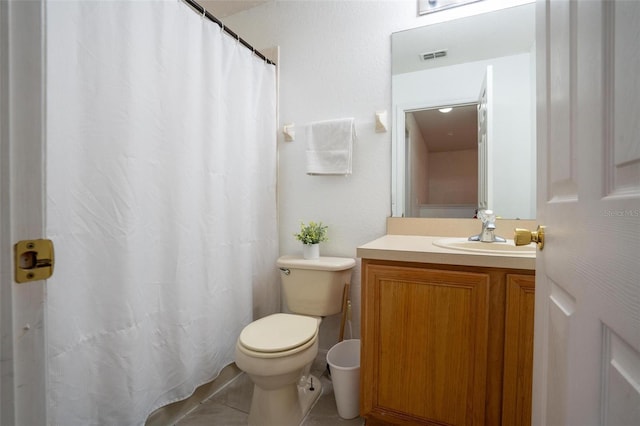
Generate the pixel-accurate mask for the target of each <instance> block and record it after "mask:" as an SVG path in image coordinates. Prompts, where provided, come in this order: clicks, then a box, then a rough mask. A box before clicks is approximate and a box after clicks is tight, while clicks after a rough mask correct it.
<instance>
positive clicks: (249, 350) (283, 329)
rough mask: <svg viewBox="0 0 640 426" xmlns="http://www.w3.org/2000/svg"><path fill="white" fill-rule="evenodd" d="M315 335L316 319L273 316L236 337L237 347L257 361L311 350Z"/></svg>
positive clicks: (254, 323) (281, 315)
mask: <svg viewBox="0 0 640 426" xmlns="http://www.w3.org/2000/svg"><path fill="white" fill-rule="evenodd" d="M317 336H318V319H317V318H314V317H307V316H303V315H295V314H273V315H269V316H266V317H264V318H261V319H259V320H256V321H254V322H252V323H251V324H249V325H247V326H246V327H245V328H244V329H243V330H242V332H241V333H240V337H239V338H238V348H239V349H240V350H241V351H242V352H244V353H245V354H247V355H249V356H253V357H256V358H276V357H284V356H287V355H291V354H294V353H297V352H300V351H303V350H305V349H306V348H308V347H310V346H311V345H313V343H314V342H315V341H316V339H317Z"/></svg>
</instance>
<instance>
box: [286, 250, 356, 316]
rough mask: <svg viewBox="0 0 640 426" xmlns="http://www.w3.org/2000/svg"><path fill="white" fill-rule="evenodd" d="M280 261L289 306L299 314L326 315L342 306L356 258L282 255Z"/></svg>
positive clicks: (331, 313) (336, 311)
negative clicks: (313, 257)
mask: <svg viewBox="0 0 640 426" xmlns="http://www.w3.org/2000/svg"><path fill="white" fill-rule="evenodd" d="M277 265H278V267H279V268H280V278H281V280H282V292H283V295H284V300H285V302H286V304H287V308H288V309H289V310H290V311H291V312H293V313H296V314H301V315H313V316H322V317H325V316H329V315H334V314H337V313H339V312H340V311H341V310H342V295H343V293H344V286H345V284H346V283H349V282H351V270H352V269H353V267H354V266H355V265H356V261H355V259H351V258H347V257H322V256H321V257H320V258H318V259H304V258H302V257H300V256H282V257H280V258H279V259H278V262H277Z"/></svg>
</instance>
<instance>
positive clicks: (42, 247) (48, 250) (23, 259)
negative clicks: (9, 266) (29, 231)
mask: <svg viewBox="0 0 640 426" xmlns="http://www.w3.org/2000/svg"><path fill="white" fill-rule="evenodd" d="M13 261H14V266H15V267H14V271H15V276H14V279H15V280H16V282H17V283H25V282H29V281H39V280H46V279H47V278H49V277H50V276H51V275H52V274H53V265H54V263H55V259H54V254H53V241H51V240H44V239H42V240H23V241H18V242H17V243H16V244H15V245H14V246H13Z"/></svg>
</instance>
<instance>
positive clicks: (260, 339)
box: [236, 314, 321, 426]
mask: <svg viewBox="0 0 640 426" xmlns="http://www.w3.org/2000/svg"><path fill="white" fill-rule="evenodd" d="M319 323H320V320H319V319H318V318H313V317H306V316H302V315H295V314H273V315H269V316H267V317H264V318H262V319H260V320H258V321H254V322H253V323H251V324H249V325H248V326H247V327H246V328H245V329H244V330H243V331H242V333H241V334H240V337H239V338H238V341H237V343H236V365H237V366H238V367H239V368H240V369H241V370H243V371H244V372H245V373H247V375H248V376H249V377H250V378H251V380H252V381H253V383H254V385H255V386H254V390H253V398H252V400H251V410H250V413H249V425H264V426H271V425H273V426H287V425H298V424H300V421H301V420H302V418H303V417H304V415H305V414H306V412H307V411H308V409H309V408H310V406H311V405H312V404H313V403H314V402H315V401H316V399H317V398H318V397H319V396H320V393H321V387H320V382H319V380H318V379H317V378H315V377H313V376H306V377H305V379H304V380H305V381H306V382H307V383H309V385H308V386H304V385H303V386H299V385H300V383H299V382H300V378H301V377H302V376H303V375H305V374H304V373H305V371H308V370H309V367H310V365H311V363H312V362H313V360H314V359H315V358H316V355H317V354H318V326H319ZM311 380H313V381H314V386H313V390H310V387H311V386H310V383H311ZM301 392H302V395H300V393H301ZM307 406H308V407H307Z"/></svg>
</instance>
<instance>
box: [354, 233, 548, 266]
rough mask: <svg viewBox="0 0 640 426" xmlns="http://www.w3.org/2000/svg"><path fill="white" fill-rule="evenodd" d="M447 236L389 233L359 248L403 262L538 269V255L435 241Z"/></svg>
mask: <svg viewBox="0 0 640 426" xmlns="http://www.w3.org/2000/svg"><path fill="white" fill-rule="evenodd" d="M442 238H443V237H430V236H416V235H391V234H390V235H385V236H383V237H381V238H378V239H376V240H373V241H371V242H369V243H366V244H364V245H362V246H360V247H358V248H357V251H356V253H357V256H358V257H360V258H363V259H375V260H394V261H401V262H419V263H441V264H445V265H463V266H480V267H489V268H509V269H528V270H535V269H536V256H535V253H533V254H524V253H484V252H470V251H461V250H453V249H448V248H443V247H438V246H436V245H434V244H433V242H434V241H436V240H440V239H442Z"/></svg>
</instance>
